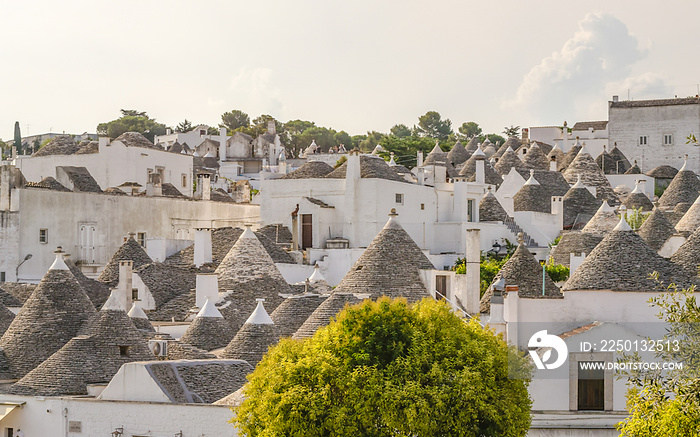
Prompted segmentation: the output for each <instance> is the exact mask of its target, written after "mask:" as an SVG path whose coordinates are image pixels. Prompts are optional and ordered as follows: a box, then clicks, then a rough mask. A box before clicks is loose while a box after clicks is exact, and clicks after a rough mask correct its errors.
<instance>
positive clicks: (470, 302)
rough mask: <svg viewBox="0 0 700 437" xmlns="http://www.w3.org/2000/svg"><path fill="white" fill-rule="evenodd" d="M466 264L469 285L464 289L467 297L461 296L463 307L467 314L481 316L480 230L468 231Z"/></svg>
mask: <svg viewBox="0 0 700 437" xmlns="http://www.w3.org/2000/svg"><path fill="white" fill-rule="evenodd" d="M465 263H466V270H467V272H466V273H467V285H466V287H465V288H464V293H465V295H464V296H461V299H462V305H464V309H465V310H467V313H469V314H472V315H474V314H479V301H480V290H481V288H480V284H481V279H480V277H481V273H480V272H481V232H480V230H479V229H467V241H466V250H465Z"/></svg>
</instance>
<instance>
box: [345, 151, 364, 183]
mask: <svg viewBox="0 0 700 437" xmlns="http://www.w3.org/2000/svg"><path fill="white" fill-rule="evenodd" d="M359 179H360V155H359V154H358V153H351V154H349V155H348V166H347V170H346V171H345V180H346V181H357V180H359Z"/></svg>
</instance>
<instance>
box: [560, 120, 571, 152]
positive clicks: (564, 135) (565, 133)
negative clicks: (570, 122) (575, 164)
mask: <svg viewBox="0 0 700 437" xmlns="http://www.w3.org/2000/svg"><path fill="white" fill-rule="evenodd" d="M561 151H562V152H564V153H566V152H568V151H569V128H568V126H567V124H566V121H564V126H563V127H562V128H561Z"/></svg>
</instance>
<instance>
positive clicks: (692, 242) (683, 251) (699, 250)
mask: <svg viewBox="0 0 700 437" xmlns="http://www.w3.org/2000/svg"><path fill="white" fill-rule="evenodd" d="M671 262H673V263H675V264H677V265H679V266H681V268H683V270H684V271H685V272H686V274H687V275H688V276H691V277H695V278H696V277H697V276H698V266H700V228H697V229H695V230H694V231H693V233H692V234H690V236H689V237H688V239H687V240H685V242H684V243H683V244H681V247H679V248H678V250H677V251H676V253H674V254H673V255H671Z"/></svg>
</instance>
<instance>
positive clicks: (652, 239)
mask: <svg viewBox="0 0 700 437" xmlns="http://www.w3.org/2000/svg"><path fill="white" fill-rule="evenodd" d="M637 233H638V234H639V236H640V237H642V238H643V239H644V241H645V242H646V243H647V244H648V245H649V247H651V248H652V249H654V250H656V251H659V250H660V249H661V247H662V246H663V245H664V243H665V242H666V240H668V239H669V238H670V237H671V235H673V234H675V233H676V229H675V228H674V227H673V224H671V222H670V221H669V220H668V218H667V217H666V213H665V212H663V211H661V210H660V209H659V208H654V210H653V211H652V212H651V214H649V216H648V217H647V218H646V220H644V223H643V224H642V226H641V227H640V228H639V231H638V232H637Z"/></svg>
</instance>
